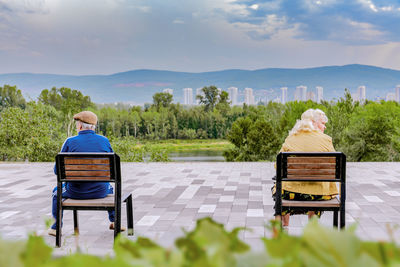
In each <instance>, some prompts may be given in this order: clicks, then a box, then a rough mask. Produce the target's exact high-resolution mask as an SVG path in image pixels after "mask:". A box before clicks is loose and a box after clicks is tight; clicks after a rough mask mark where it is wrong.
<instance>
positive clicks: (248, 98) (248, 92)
mask: <svg viewBox="0 0 400 267" xmlns="http://www.w3.org/2000/svg"><path fill="white" fill-rule="evenodd" d="M254 102H255V101H254V95H253V89H252V88H244V103H245V104H246V105H254Z"/></svg>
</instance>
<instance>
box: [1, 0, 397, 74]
mask: <svg viewBox="0 0 400 267" xmlns="http://www.w3.org/2000/svg"><path fill="white" fill-rule="evenodd" d="M399 23H400V2H399V1H395V0H380V1H377V0H349V1H346V0H270V1H265V0H264V1H256V0H190V1H181V0H168V1H161V0H104V1H98V0H85V1H81V0H68V1H66V0H0V60H1V61H2V62H7V63H8V64H7V65H4V64H1V65H0V73H9V72H25V71H27V72H52V73H73V74H90V73H113V72H118V71H124V70H129V69H138V68H153V69H169V70H180V71H195V72H197V71H209V70H216V69H225V68H244V69H256V68H263V67H310V66H318V65H334V64H339V65H341V64H348V63H361V64H370V65H379V66H383V67H391V68H397V69H400V53H399V52H400V44H399V42H400V40H399V38H400V27H398V25H399Z"/></svg>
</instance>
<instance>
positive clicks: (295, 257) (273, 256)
mask: <svg viewBox="0 0 400 267" xmlns="http://www.w3.org/2000/svg"><path fill="white" fill-rule="evenodd" d="M270 228H271V229H272V230H273V231H274V233H275V235H274V237H273V238H262V240H263V242H264V244H265V251H262V252H254V251H251V250H250V247H249V246H248V245H247V244H246V243H244V242H243V241H241V240H240V239H239V237H238V234H239V232H240V231H242V230H244V229H243V228H235V229H233V230H232V231H226V230H225V228H224V226H223V225H222V224H219V223H216V222H214V221H213V220H212V219H210V218H204V219H200V220H198V221H197V225H196V228H195V229H194V230H193V231H191V232H187V233H185V235H184V236H183V237H181V238H178V239H177V240H176V241H175V246H176V247H175V248H169V249H166V248H164V247H161V246H159V245H158V244H156V243H155V242H153V241H152V240H150V239H148V238H144V237H138V238H137V240H136V241H131V240H129V239H127V238H126V237H123V236H120V237H119V238H118V239H117V241H116V243H115V245H114V251H115V257H109V256H106V257H97V256H91V255H85V254H80V253H75V254H71V255H68V256H62V257H52V256H51V253H52V249H51V248H50V247H49V246H47V245H46V244H45V243H44V241H43V239H42V238H41V237H37V236H30V237H29V239H28V241H27V242H22V241H18V242H15V241H14V242H13V241H1V240H0V265H1V266H33V267H45V266H65V267H68V266H99V267H111V266H126V267H128V266H164V267H168V266H170V267H179V266H199V267H200V266H201V267H203V266H215V267H219V266H229V267H234V266H255V267H258V266H260V267H261V266H318V267H319V266H398V264H400V248H399V247H398V246H397V245H396V244H395V243H391V242H373V241H361V240H360V239H359V238H358V237H357V236H356V234H355V227H354V226H351V227H350V228H347V229H346V230H343V231H338V230H337V229H332V228H325V227H322V226H320V225H319V224H318V222H317V220H313V221H312V222H311V223H309V224H308V225H307V226H306V228H305V230H304V233H303V235H302V236H289V235H287V234H286V233H285V232H282V231H280V229H279V227H278V226H277V224H276V222H275V223H272V224H271V225H270Z"/></svg>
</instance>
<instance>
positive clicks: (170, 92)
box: [163, 88, 174, 95]
mask: <svg viewBox="0 0 400 267" xmlns="http://www.w3.org/2000/svg"><path fill="white" fill-rule="evenodd" d="M163 93H167V94H170V95H174V90H173V89H171V88H165V89H164V90H163Z"/></svg>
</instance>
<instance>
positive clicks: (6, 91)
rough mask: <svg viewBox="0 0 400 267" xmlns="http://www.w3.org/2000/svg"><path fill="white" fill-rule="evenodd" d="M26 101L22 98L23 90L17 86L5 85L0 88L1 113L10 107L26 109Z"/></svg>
mask: <svg viewBox="0 0 400 267" xmlns="http://www.w3.org/2000/svg"><path fill="white" fill-rule="evenodd" d="M25 105H26V101H25V98H24V97H23V96H22V93H21V90H19V89H17V86H10V85H7V84H6V85H4V86H3V87H1V86H0V111H1V110H2V109H4V108H8V107H20V108H22V109H23V108H25Z"/></svg>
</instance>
